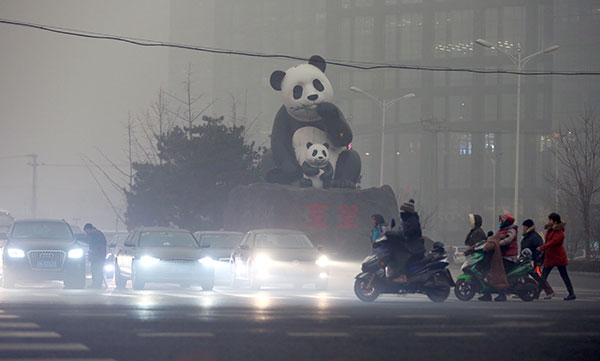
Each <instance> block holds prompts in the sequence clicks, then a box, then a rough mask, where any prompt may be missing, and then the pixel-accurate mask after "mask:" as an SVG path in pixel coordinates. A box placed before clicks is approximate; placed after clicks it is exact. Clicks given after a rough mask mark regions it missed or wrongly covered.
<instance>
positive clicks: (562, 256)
mask: <svg viewBox="0 0 600 361" xmlns="http://www.w3.org/2000/svg"><path fill="white" fill-rule="evenodd" d="M548 220H549V223H548V224H547V225H546V226H545V227H544V228H546V242H545V243H544V244H543V245H542V246H540V247H538V250H539V251H542V252H544V270H543V271H542V279H543V280H544V281H546V280H547V279H548V275H549V274H550V271H552V268H554V267H556V268H558V272H560V277H562V279H563V282H564V283H565V286H567V290H568V291H569V295H568V296H567V297H565V298H564V300H565V301H571V300H574V299H575V298H576V297H575V292H574V291H573V285H572V284H571V280H570V279H569V274H568V273H567V264H568V263H569V261H568V260H567V252H566V251H565V248H564V247H563V242H564V241H565V223H564V222H562V221H561V219H560V215H559V214H558V213H550V215H549V216H548ZM546 298H550V297H548V296H546Z"/></svg>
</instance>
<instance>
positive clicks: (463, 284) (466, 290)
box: [454, 278, 477, 301]
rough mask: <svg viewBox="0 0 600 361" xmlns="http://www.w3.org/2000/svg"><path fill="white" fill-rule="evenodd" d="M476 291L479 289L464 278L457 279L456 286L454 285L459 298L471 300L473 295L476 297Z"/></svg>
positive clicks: (455, 293)
mask: <svg viewBox="0 0 600 361" xmlns="http://www.w3.org/2000/svg"><path fill="white" fill-rule="evenodd" d="M476 293H477V290H476V289H475V287H473V285H472V284H471V282H467V281H466V280H464V279H462V278H461V279H459V280H458V281H456V286H454V295H455V296H456V298H458V299H459V300H461V301H470V300H471V299H472V298H473V297H475V294H476Z"/></svg>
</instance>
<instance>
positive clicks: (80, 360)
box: [0, 358, 116, 361]
mask: <svg viewBox="0 0 600 361" xmlns="http://www.w3.org/2000/svg"><path fill="white" fill-rule="evenodd" d="M0 361H116V360H115V359H112V358H27V359H23V358H0Z"/></svg>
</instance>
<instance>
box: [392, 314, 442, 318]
mask: <svg viewBox="0 0 600 361" xmlns="http://www.w3.org/2000/svg"><path fill="white" fill-rule="evenodd" d="M396 318H402V319H440V318H448V316H446V315H397V316H396Z"/></svg>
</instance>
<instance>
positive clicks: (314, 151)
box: [312, 149, 319, 157]
mask: <svg viewBox="0 0 600 361" xmlns="http://www.w3.org/2000/svg"><path fill="white" fill-rule="evenodd" d="M317 153H319V152H318V151H317V150H316V149H315V150H313V152H312V156H313V157H314V156H315V155H317Z"/></svg>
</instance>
